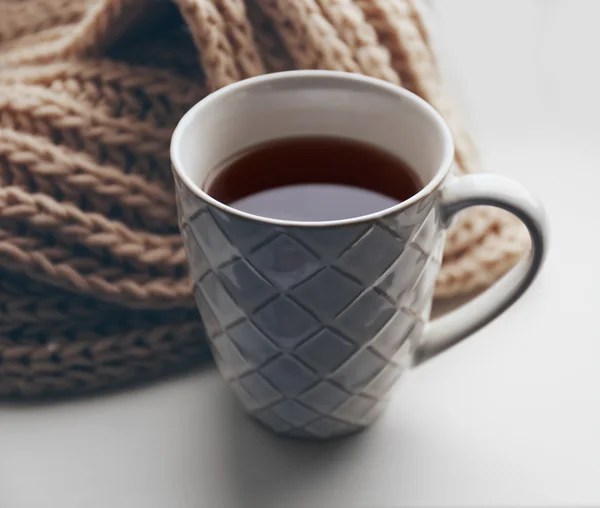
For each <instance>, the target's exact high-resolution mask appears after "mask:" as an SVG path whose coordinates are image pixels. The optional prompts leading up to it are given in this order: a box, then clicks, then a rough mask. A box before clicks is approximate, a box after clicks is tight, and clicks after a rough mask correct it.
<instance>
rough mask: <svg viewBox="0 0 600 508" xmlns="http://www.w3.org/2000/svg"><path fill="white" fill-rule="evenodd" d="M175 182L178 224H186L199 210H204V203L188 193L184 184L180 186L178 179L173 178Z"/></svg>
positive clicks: (191, 193)
mask: <svg viewBox="0 0 600 508" xmlns="http://www.w3.org/2000/svg"><path fill="white" fill-rule="evenodd" d="M175 181H176V182H178V183H179V185H176V187H175V189H176V191H177V194H178V195H179V200H178V206H179V211H180V215H181V217H180V222H181V224H186V223H187V222H188V221H189V219H190V218H191V217H192V216H193V215H194V214H196V213H198V212H199V211H200V210H202V211H204V210H206V208H207V207H206V205H205V204H204V202H203V201H202V200H201V199H200V198H199V197H198V196H196V195H195V194H194V193H193V192H192V191H190V190H189V189H188V188H187V187H186V186H185V185H184V184H182V183H181V182H180V180H179V178H177V177H176V178H175Z"/></svg>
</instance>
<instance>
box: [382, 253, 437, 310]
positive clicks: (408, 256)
mask: <svg viewBox="0 0 600 508" xmlns="http://www.w3.org/2000/svg"><path fill="white" fill-rule="evenodd" d="M426 261H427V257H426V256H425V255H424V254H423V253H422V252H421V251H420V250H419V249H417V248H416V247H415V246H413V245H412V244H411V245H409V246H407V247H406V248H405V249H404V252H402V254H401V255H400V256H398V258H397V259H396V260H395V261H394V262H393V263H392V265H391V266H390V267H389V268H388V270H387V271H386V272H385V273H384V274H383V275H382V276H381V278H380V279H379V280H378V281H377V282H376V283H375V286H376V287H377V288H379V289H381V290H382V291H383V292H384V293H385V294H386V295H388V296H389V297H390V298H391V299H392V300H394V301H395V302H397V301H399V300H400V299H401V298H402V297H403V295H405V294H406V293H408V292H410V289H411V288H412V286H413V284H414V283H415V281H416V280H417V278H418V277H419V275H420V274H421V271H422V269H423V265H425V262H426Z"/></svg>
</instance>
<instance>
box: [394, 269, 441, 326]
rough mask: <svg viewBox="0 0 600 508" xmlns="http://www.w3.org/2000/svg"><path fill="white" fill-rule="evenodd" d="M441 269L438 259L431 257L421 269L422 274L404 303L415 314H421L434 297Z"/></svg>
mask: <svg viewBox="0 0 600 508" xmlns="http://www.w3.org/2000/svg"><path fill="white" fill-rule="evenodd" d="M439 270H440V266H439V264H438V263H437V261H436V260H435V259H433V258H429V259H428V260H427V263H426V264H425V267H424V268H423V270H422V271H421V276H420V277H419V279H418V280H417V282H416V283H415V285H414V286H413V288H412V290H411V291H409V292H408V293H407V294H406V298H405V299H404V301H403V304H404V306H405V307H407V308H409V309H410V310H411V311H412V312H413V313H414V314H416V315H420V314H421V312H422V311H423V308H424V306H425V305H426V304H427V303H428V302H429V301H430V300H431V298H432V297H433V291H434V289H435V280H436V279H437V275H438V272H439Z"/></svg>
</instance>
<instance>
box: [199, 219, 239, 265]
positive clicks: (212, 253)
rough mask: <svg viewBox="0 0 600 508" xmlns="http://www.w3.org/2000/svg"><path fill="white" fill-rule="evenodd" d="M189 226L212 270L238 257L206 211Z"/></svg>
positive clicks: (236, 251) (235, 250) (237, 253)
mask: <svg viewBox="0 0 600 508" xmlns="http://www.w3.org/2000/svg"><path fill="white" fill-rule="evenodd" d="M189 224H190V227H191V230H192V233H193V234H194V236H195V238H196V242H198V245H199V246H200V248H201V249H202V252H203V253H204V255H205V256H206V258H207V259H208V261H209V263H210V265H211V267H212V268H213V269H216V268H218V267H219V266H221V265H224V264H225V263H228V262H229V261H231V260H232V259H234V258H236V257H239V256H240V254H239V252H238V250H237V249H236V248H235V247H234V246H233V245H232V244H231V242H230V241H229V240H228V239H227V237H226V236H225V235H224V234H223V232H222V231H221V230H220V229H219V227H218V226H217V223H216V222H215V221H214V220H213V219H212V216H211V215H210V213H208V212H207V211H204V212H202V213H201V214H199V215H197V216H195V217H194V218H193V219H191V221H190V223H189Z"/></svg>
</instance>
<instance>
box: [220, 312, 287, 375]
mask: <svg viewBox="0 0 600 508" xmlns="http://www.w3.org/2000/svg"><path fill="white" fill-rule="evenodd" d="M226 333H227V336H228V337H229V338H230V339H231V341H232V342H233V343H234V344H235V346H236V348H237V349H238V351H239V352H240V353H241V354H242V355H243V356H244V358H245V359H246V361H247V362H248V363H249V364H250V365H251V366H252V367H253V368H257V367H260V366H262V365H264V364H265V363H266V362H267V361H268V360H270V359H271V358H273V357H274V356H276V355H277V354H278V353H279V349H278V348H277V346H275V344H273V342H271V341H270V340H269V339H268V338H267V337H266V336H265V335H264V334H263V333H262V332H261V331H260V330H259V329H258V328H256V326H254V325H253V324H252V323H251V322H250V321H248V320H245V321H242V322H241V323H239V324H237V325H235V326H233V327H231V328H228V329H227V332H226Z"/></svg>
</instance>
